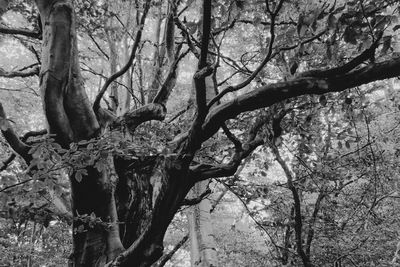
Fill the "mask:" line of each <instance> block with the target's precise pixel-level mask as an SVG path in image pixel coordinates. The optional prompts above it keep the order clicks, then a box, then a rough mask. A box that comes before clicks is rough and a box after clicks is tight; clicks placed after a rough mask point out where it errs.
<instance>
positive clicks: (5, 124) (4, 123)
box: [0, 118, 8, 131]
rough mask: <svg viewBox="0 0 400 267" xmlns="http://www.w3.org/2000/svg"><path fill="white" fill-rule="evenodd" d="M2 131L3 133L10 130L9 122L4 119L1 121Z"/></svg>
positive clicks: (0, 127)
mask: <svg viewBox="0 0 400 267" xmlns="http://www.w3.org/2000/svg"><path fill="white" fill-rule="evenodd" d="M0 129H1V130H2V131H7V130H8V122H7V119H3V118H1V119H0Z"/></svg>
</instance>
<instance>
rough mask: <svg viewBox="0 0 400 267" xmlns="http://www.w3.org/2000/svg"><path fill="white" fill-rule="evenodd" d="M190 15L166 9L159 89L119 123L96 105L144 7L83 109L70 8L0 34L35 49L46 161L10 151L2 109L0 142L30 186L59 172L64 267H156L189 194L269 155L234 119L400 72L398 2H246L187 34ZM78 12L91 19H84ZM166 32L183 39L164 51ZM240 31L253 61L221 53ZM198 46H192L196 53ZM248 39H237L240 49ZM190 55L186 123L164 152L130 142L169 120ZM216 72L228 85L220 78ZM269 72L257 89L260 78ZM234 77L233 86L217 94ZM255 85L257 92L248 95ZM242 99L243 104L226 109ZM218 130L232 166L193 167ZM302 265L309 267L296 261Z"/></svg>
mask: <svg viewBox="0 0 400 267" xmlns="http://www.w3.org/2000/svg"><path fill="white" fill-rule="evenodd" d="M192 2H193V1H171V3H170V4H169V13H168V14H167V18H166V19H165V21H166V23H165V29H166V30H165V35H164V40H165V49H166V53H165V54H166V55H167V57H168V60H167V61H163V60H161V59H160V60H161V61H162V63H164V65H163V66H164V68H165V73H164V75H165V77H164V82H163V83H162V84H158V86H159V88H158V90H157V94H156V95H155V96H154V97H150V101H149V102H148V103H147V104H144V105H143V106H141V107H138V108H135V109H131V110H129V111H127V112H126V113H124V114H122V115H120V116H117V115H116V114H115V113H113V112H110V111H108V110H107V109H106V108H104V107H103V106H102V105H101V103H100V102H101V101H102V99H103V96H104V95H105V93H106V91H107V89H108V88H109V87H110V85H111V84H113V82H115V81H116V79H118V78H119V77H121V76H122V75H123V74H125V73H126V71H128V70H129V69H130V68H131V66H132V64H133V63H134V61H135V60H136V62H137V61H138V60H139V59H138V58H137V56H138V55H139V51H140V50H141V48H142V45H143V42H142V36H143V33H144V31H145V29H146V26H147V24H148V16H149V12H151V10H152V9H153V8H156V9H157V8H159V7H154V6H153V2H152V1H150V0H145V1H143V2H142V1H137V2H136V7H135V8H136V16H137V22H138V25H137V27H136V34H135V36H134V41H133V43H132V45H131V53H130V56H129V59H128V61H127V62H126V64H125V65H123V66H122V67H121V69H120V70H118V71H116V72H115V73H113V74H112V75H111V76H110V77H108V78H107V79H106V80H105V82H104V84H103V85H102V87H101V89H100V90H99V92H98V94H97V96H96V97H95V99H94V101H93V104H91V103H90V101H89V99H88V96H87V93H86V91H85V88H84V84H83V80H82V77H81V69H80V62H79V55H78V46H77V43H78V38H77V29H76V27H77V18H79V17H77V16H76V15H75V8H74V5H73V3H72V1H69V0H51V1H45V0H36V1H35V3H36V6H37V9H38V12H39V14H40V18H41V25H42V26H41V28H40V27H39V29H38V30H37V31H30V30H25V29H14V28H10V27H1V28H0V32H1V33H4V34H13V35H20V36H26V37H30V38H41V39H42V41H41V57H40V58H41V60H40V72H39V75H38V76H39V80H40V92H41V97H42V101H43V107H44V113H45V116H46V120H47V124H48V133H49V134H50V137H51V138H50V139H46V140H47V141H46V142H45V144H46V149H45V148H44V146H42V145H38V144H35V145H31V144H29V143H27V142H24V141H23V140H21V139H20V138H19V137H18V135H17V134H16V132H15V131H14V130H13V128H12V125H11V123H10V121H9V120H7V117H6V115H5V112H4V110H3V109H2V108H1V109H0V117H1V120H0V126H1V127H0V128H1V130H2V133H3V136H4V138H5V139H6V140H7V142H8V143H9V145H10V147H11V148H12V149H13V150H14V151H15V152H16V153H18V154H19V155H20V156H21V157H22V158H23V159H24V161H25V162H26V163H27V165H29V169H28V174H29V175H30V176H32V179H34V180H41V179H42V180H43V179H49V178H48V177H51V175H54V174H55V173H56V171H58V172H59V171H60V169H62V170H66V169H68V170H70V171H69V172H68V176H69V180H70V186H71V198H72V214H73V218H74V220H73V229H74V231H73V232H74V234H73V253H72V255H71V259H70V260H71V264H72V265H73V266H104V265H108V266H150V265H151V264H153V263H154V262H155V261H157V260H158V259H159V258H160V257H161V256H162V253H163V238H164V235H165V232H166V230H167V227H168V225H169V224H170V223H171V221H172V219H173V218H174V215H175V214H176V212H177V211H178V210H179V208H180V207H181V206H182V205H184V204H185V203H187V201H185V197H186V195H187V193H188V192H189V190H190V189H191V188H192V187H193V186H194V185H195V184H196V183H198V182H201V181H204V180H208V179H211V178H218V177H226V176H231V175H233V174H234V173H235V172H236V170H237V168H238V167H239V166H240V164H241V162H242V160H243V159H245V158H246V157H248V156H249V155H250V154H251V153H252V152H253V151H254V150H255V149H256V148H257V147H259V146H261V145H263V144H265V142H269V139H268V138H266V137H265V136H264V135H263V134H262V129H263V127H264V126H265V125H266V124H267V123H269V122H271V121H272V120H273V117H271V116H260V117H258V118H256V119H251V118H250V119H249V122H248V124H247V128H248V131H247V133H246V134H243V135H242V136H241V137H240V138H238V137H236V136H235V135H234V134H233V133H232V132H231V131H230V129H229V128H228V126H227V125H226V122H227V121H229V120H231V119H235V118H237V117H238V116H242V115H241V114H249V115H250V117H251V116H255V114H257V112H255V110H259V109H267V108H271V109H272V108H276V106H278V105H277V104H279V103H280V104H283V105H284V104H285V103H286V102H288V101H289V100H290V99H292V98H294V97H299V96H304V95H323V94H327V93H332V92H341V91H344V90H346V89H350V88H354V87H358V86H362V85H364V84H368V83H371V82H374V81H378V80H383V79H388V78H392V77H396V76H398V75H400V59H399V58H397V57H396V54H395V52H396V43H395V39H396V36H395V35H394V32H395V31H396V30H397V29H398V27H397V26H396V25H395V24H394V18H396V16H397V15H398V9H396V8H397V6H396V1H349V2H344V1H337V2H338V3H336V2H335V3H330V2H327V3H318V4H317V5H314V7H311V6H312V4H315V3H314V1H304V3H298V2H297V1H285V0H279V1H266V2H265V3H264V2H263V3H259V2H257V1H250V2H249V3H248V4H247V5H248V6H245V3H244V1H234V2H230V1H216V2H213V1H211V0H204V1H203V2H202V3H201V4H200V7H201V10H202V12H201V15H200V18H199V19H198V20H194V21H185V19H184V18H183V16H184V12H185V10H186V9H188V10H189V11H190V10H191V6H190V5H191V4H192ZM98 5H99V6H101V5H102V3H101V2H99V3H98ZM315 6H316V7H315ZM194 8H197V6H195V7H194ZM87 10H89V11H92V12H95V11H96V10H97V9H96V6H89V8H88V9H87ZM258 10H262V11H263V12H259V11H258ZM390 11H392V13H390V14H388V13H389V12H390ZM292 14H296V16H297V17H298V19H297V21H296V22H295V21H294V20H293V19H290V16H291V15H292ZM82 16H83V15H82ZM97 16H100V17H101V16H102V14H101V13H100V15H97ZM198 21H201V23H198ZM172 22H173V23H172ZM199 25H201V26H199ZM199 27H200V29H199ZM175 28H176V29H179V30H180V33H181V34H182V36H183V37H182V38H178V37H176V38H174V37H175ZM249 29H253V30H257V29H263V30H264V32H263V34H264V35H265V38H264V40H260V43H261V44H260V46H261V49H259V50H258V51H256V52H254V50H252V48H254V47H250V48H249V51H247V50H246V48H242V49H243V50H242V52H243V53H242V54H241V55H240V56H237V55H233V56H232V57H231V56H230V55H231V54H233V52H232V51H230V47H229V45H231V44H226V43H225V42H224V37H225V35H228V36H229V35H232V36H234V37H230V38H231V39H230V40H231V41H232V40H235V38H240V37H238V36H239V35H240V33H241V32H243V31H246V30H247V31H249ZM266 29H268V30H269V31H268V33H265V30H266ZM385 29H389V30H386V32H384V30H385ZM196 32H199V33H200V37H199V40H197V38H196V37H195V36H194V33H196ZM252 37H253V38H254V36H252V35H251V34H250V33H249V34H248V35H246V36H244V37H242V39H240V40H245V39H246V38H252ZM259 37H260V39H261V37H263V36H262V35H260V36H259ZM174 39H175V42H174ZM171 40H172V41H171ZM392 40H393V42H392ZM211 43H212V44H213V47H214V48H211ZM358 44H360V45H358ZM322 47H324V49H322ZM380 47H381V49H380V53H377V51H378V50H379V48H380ZM185 49H186V50H185ZM232 50H233V49H232ZM322 51H323V52H322ZM325 51H326V52H325ZM189 52H190V53H191V54H193V55H194V56H195V57H197V59H198V64H197V70H196V72H195V74H194V76H193V87H194V91H195V100H194V109H195V115H194V117H193V119H192V120H191V121H190V122H187V125H185V126H184V129H185V131H184V132H183V133H181V134H179V135H178V136H176V137H175V138H174V140H173V141H170V142H168V143H164V144H159V143H154V142H153V143H151V142H149V143H147V144H145V143H144V142H140V135H141V134H143V135H144V134H145V133H143V132H139V130H140V128H139V126H140V125H142V124H143V123H145V122H148V121H152V120H156V121H163V120H164V119H165V117H166V116H167V109H166V104H167V101H168V99H169V96H170V95H171V92H172V90H173V88H174V87H175V85H176V79H177V74H178V64H179V62H180V61H181V60H182V58H183V57H184V56H186V55H187V53H189ZM224 53H226V54H224ZM234 53H235V54H238V51H237V50H235V52H234ZM159 54H160V55H162V56H163V53H159ZM210 55H212V56H213V57H210ZM312 57H314V60H311V58H312ZM222 62H223V63H222ZM113 64H115V62H114V63H113ZM221 66H223V67H224V68H227V67H232V69H233V71H232V70H231V71H230V73H229V74H228V75H227V76H226V77H222V78H221V73H219V72H218V70H220V68H222V67H221ZM157 67H158V66H157ZM279 67H283V68H286V69H287V70H288V71H286V73H285V74H284V75H274V72H273V70H272V71H271V69H273V68H279ZM253 68H254V71H252V70H251V69H253ZM267 69H269V70H270V73H269V75H268V76H269V77H264V75H265V76H267V75H266V70H267ZM311 69H315V70H311ZM158 71H159V70H156V71H155V72H154V73H157V72H158ZM289 72H290V74H289ZM37 74H38V68H37V67H34V68H30V69H24V70H19V71H11V70H10V71H1V76H3V77H16V76H18V77H26V76H34V75H37ZM236 74H239V75H237V76H238V78H237V80H239V82H238V83H237V84H236V85H230V86H226V87H224V84H225V83H227V82H228V81H230V79H231V78H232V77H233V76H235V75H236ZM211 75H213V81H214V86H215V89H216V90H217V91H220V92H218V93H217V95H216V96H215V97H213V98H212V100H210V101H209V102H207V95H206V93H207V83H206V79H207V78H208V77H209V76H211ZM155 76H160V75H159V74H156V75H155ZM219 79H222V81H220V82H219V81H218V80H219ZM256 82H257V83H258V84H259V85H260V86H257V88H249V87H250V85H252V83H256ZM153 84H156V85H157V83H153ZM220 88H223V89H222V90H219V89H220ZM152 89H154V88H152ZM241 89H248V91H247V92H245V93H240V94H239V93H238V95H236V96H234V97H231V98H230V99H229V98H228V97H225V96H228V94H229V93H233V92H239V90H241ZM187 90H190V89H189V88H188V89H187ZM142 99H144V98H142ZM142 104H143V103H142ZM113 110H114V111H115V108H114V109H113ZM250 124H251V125H250ZM249 125H250V126H249ZM153 127H162V124H153ZM165 127H167V126H165ZM221 128H222V129H223V131H224V133H225V135H226V136H227V138H228V139H229V140H231V142H232V144H233V151H232V152H231V153H230V160H229V161H226V162H222V163H220V164H218V163H210V162H205V161H202V160H201V158H199V157H198V154H199V150H200V149H201V148H202V146H203V145H204V144H205V143H206V142H208V141H209V139H210V138H211V137H213V136H214V135H216V134H217V133H218V132H219V130H220V129H221ZM132 140H133V141H132ZM161 145H162V146H163V147H162V149H160V146H161ZM49 147H50V148H51V149H49ZM126 147H128V148H126ZM45 151H47V152H46V153H44V152H45ZM48 151H50V152H51V153H50V152H48ZM44 154H45V156H44ZM57 155H58V156H57ZM50 162H51V163H53V162H56V163H54V164H53V165H51V163H50ZM55 166H56V167H57V168H56V169H57V170H56V169H54V168H55ZM52 168H53V169H52ZM45 174H46V175H47V176H46V175H45ZM45 176H46V177H47V178H45ZM189 202H190V199H189ZM299 227H300V228H301V225H300V226H299ZM298 239H301V237H299V238H298ZM299 242H301V240H299ZM303 253H304V252H303ZM299 254H302V252H301V249H300V250H299ZM302 259H303V264H304V265H305V266H310V263H309V261H308V260H307V257H302Z"/></svg>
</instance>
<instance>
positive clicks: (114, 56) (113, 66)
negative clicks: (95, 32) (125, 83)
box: [105, 18, 120, 114]
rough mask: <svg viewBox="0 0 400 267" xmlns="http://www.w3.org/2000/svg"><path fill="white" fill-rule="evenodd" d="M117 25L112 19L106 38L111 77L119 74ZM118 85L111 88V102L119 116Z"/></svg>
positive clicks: (112, 85) (113, 84)
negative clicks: (108, 48)
mask: <svg viewBox="0 0 400 267" xmlns="http://www.w3.org/2000/svg"><path fill="white" fill-rule="evenodd" d="M116 28H117V27H115V25H114V18H110V21H109V26H108V27H107V28H106V30H105V31H106V36H107V42H108V46H109V47H110V75H112V74H114V73H116V72H117V67H118V58H119V57H118V49H117V46H118V39H117V33H116V32H115V31H116ZM118 90H119V89H118V84H117V83H116V82H113V83H112V84H111V88H110V100H111V110H112V111H113V112H114V113H115V114H118V108H119V106H120V103H119V102H120V101H119V95H120V94H119V91H118Z"/></svg>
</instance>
